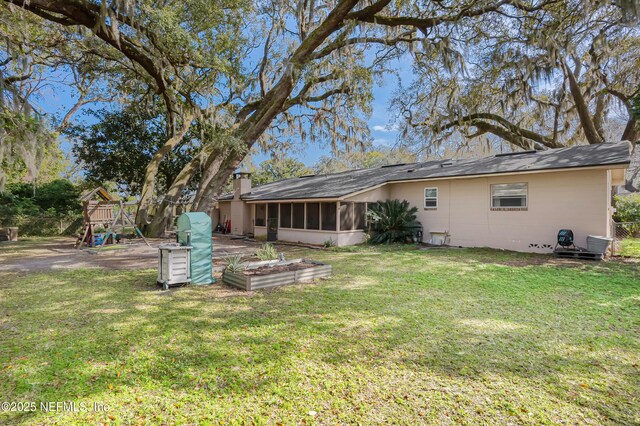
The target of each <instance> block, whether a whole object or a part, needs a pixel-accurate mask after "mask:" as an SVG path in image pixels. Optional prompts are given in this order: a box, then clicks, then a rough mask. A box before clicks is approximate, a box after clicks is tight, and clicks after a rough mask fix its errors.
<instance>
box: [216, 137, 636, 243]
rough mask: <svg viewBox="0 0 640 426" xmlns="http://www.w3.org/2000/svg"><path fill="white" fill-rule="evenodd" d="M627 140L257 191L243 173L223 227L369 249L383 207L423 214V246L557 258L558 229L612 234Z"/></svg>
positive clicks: (224, 206)
mask: <svg viewBox="0 0 640 426" xmlns="http://www.w3.org/2000/svg"><path fill="white" fill-rule="evenodd" d="M629 150H630V146H629V144H627V143H618V144H603V145H600V146H580V147H572V148H565V149H561V150H550V151H544V152H524V153H514V154H512V155H498V156H494V157H487V158H484V159H478V160H460V161H454V160H440V161H430V162H425V163H416V164H401V165H395V166H385V167H381V168H376V169H366V170H356V171H351V172H344V173H338V174H333V175H325V176H307V177H300V178H294V179H287V180H284V181H280V182H274V183H271V184H267V185H263V186H260V187H256V188H251V187H250V180H249V176H247V175H246V174H238V175H236V176H235V178H236V179H234V191H235V193H234V194H233V195H230V196H227V197H224V198H222V199H221V200H219V210H218V211H216V212H214V213H213V214H212V216H213V217H214V220H220V221H225V220H230V221H231V232H232V233H233V234H238V235H243V234H244V235H251V234H252V235H254V236H255V237H256V238H259V239H260V238H262V239H268V240H281V241H290V242H301V243H308V244H324V243H325V242H327V241H331V242H332V243H333V244H335V245H338V246H343V245H351V244H358V243H361V242H362V241H363V240H364V238H365V232H366V228H367V223H366V216H365V214H366V211H367V208H368V205H369V204H370V203H375V202H377V201H380V200H389V199H399V200H407V201H409V202H410V203H411V205H413V206H416V207H417V208H418V220H419V221H420V222H421V224H422V226H423V241H424V242H429V241H432V242H436V241H438V242H439V241H442V239H444V242H445V243H446V244H449V245H453V246H463V247H492V248H500V249H508V250H516V251H525V252H550V251H551V250H553V248H554V246H555V242H556V236H557V233H558V230H560V229H564V228H569V229H572V230H573V232H574V234H575V237H576V244H577V245H578V246H583V247H584V246H586V238H587V236H588V235H600V236H610V233H611V217H612V215H613V208H612V206H611V199H612V188H613V187H614V186H617V185H622V184H623V183H624V171H625V169H626V167H627V166H628V163H629Z"/></svg>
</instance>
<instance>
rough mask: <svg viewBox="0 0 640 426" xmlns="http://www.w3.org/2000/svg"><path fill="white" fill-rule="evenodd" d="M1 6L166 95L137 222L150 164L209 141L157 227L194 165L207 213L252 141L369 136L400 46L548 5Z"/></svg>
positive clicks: (51, 2) (420, 45)
mask: <svg viewBox="0 0 640 426" xmlns="http://www.w3.org/2000/svg"><path fill="white" fill-rule="evenodd" d="M5 3H7V4H11V5H13V6H14V8H15V9H16V11H15V13H23V11H28V12H30V13H32V14H34V15H37V16H39V17H40V18H42V19H44V20H47V21H49V22H55V23H57V24H59V25H61V26H63V27H65V28H67V29H68V30H69V31H70V32H74V34H75V35H76V36H78V37H82V38H84V39H85V40H100V41H101V42H102V43H103V47H101V56H102V58H104V59H105V60H111V61H113V62H116V63H118V64H120V66H122V67H125V66H128V68H127V70H126V71H127V75H129V76H131V77H130V78H131V79H134V81H135V82H136V84H137V85H138V87H136V88H133V90H137V91H138V92H140V91H143V92H144V90H145V89H146V90H147V91H148V93H149V96H157V97H159V98H161V99H162V101H163V102H164V104H165V108H166V111H167V117H168V118H167V122H168V123H169V125H168V139H167V140H166V142H165V143H164V145H163V146H162V147H161V148H160V149H159V150H158V151H157V152H156V153H155V154H154V156H153V157H152V160H151V161H150V162H149V164H148V165H147V167H146V173H145V174H146V177H145V181H144V185H143V190H142V195H141V201H140V207H139V214H138V218H139V219H140V220H144V219H145V218H146V212H147V209H148V208H149V206H150V204H151V201H152V199H153V196H154V193H155V181H156V176H157V172H158V167H159V164H160V163H161V162H162V161H163V159H164V158H165V156H166V155H167V154H168V153H170V152H171V151H172V150H173V149H175V147H177V146H179V145H180V142H181V140H182V138H183V137H184V135H185V134H186V133H187V132H188V131H189V129H190V127H191V126H192V124H193V123H194V122H198V123H200V124H199V125H200V126H201V127H202V128H206V129H208V132H209V133H208V134H209V135H211V140H210V141H208V142H209V143H203V144H202V146H201V149H200V152H199V153H198V154H197V155H195V156H194V157H193V159H192V161H191V162H190V163H189V164H187V165H186V166H185V167H184V169H183V170H182V171H181V172H180V173H179V174H178V176H177V177H176V179H175V180H174V182H173V183H172V185H171V186H170V188H169V189H168V191H167V192H166V194H164V197H163V199H162V204H161V205H160V208H159V209H158V213H157V214H156V215H155V217H154V218H153V221H152V222H151V223H150V224H149V230H150V232H151V233H152V234H157V233H160V232H161V231H162V230H163V229H164V226H165V222H166V219H167V217H168V215H167V214H165V212H166V211H167V208H168V206H170V204H171V202H172V201H173V200H175V199H176V198H177V197H179V196H180V194H181V193H182V191H183V189H184V187H185V185H186V184H187V183H188V182H189V181H190V180H191V178H192V177H193V176H194V175H195V173H196V172H197V171H200V172H201V179H200V182H199V187H198V191H197V193H196V196H195V206H194V207H195V208H196V209H198V210H202V211H207V210H209V209H210V207H211V205H212V203H213V201H214V200H215V197H216V196H217V195H218V194H219V192H220V191H221V189H222V188H223V187H224V183H225V182H226V181H227V179H228V177H229V175H230V174H231V173H232V172H233V170H234V169H235V168H236V167H237V166H238V165H239V164H240V162H241V161H242V159H243V158H244V157H245V155H246V153H247V152H248V151H249V150H250V149H251V148H252V147H254V146H256V145H257V144H269V143H273V142H274V141H278V140H282V139H283V138H293V137H295V138H299V139H301V140H306V139H314V138H322V139H325V140H328V141H330V143H332V144H340V143H350V142H353V141H354V140H357V139H358V138H359V136H360V135H361V134H362V133H364V132H366V127H365V126H364V123H363V121H362V119H361V118H362V114H363V113H364V114H366V113H367V112H368V103H369V101H370V98H371V94H370V87H371V84H372V82H373V80H374V79H375V77H376V76H378V75H379V73H381V72H384V70H385V64H386V61H387V60H389V59H390V58H397V57H400V58H402V57H403V56H402V55H403V54H405V53H406V52H407V51H408V50H409V49H411V50H412V51H414V52H420V51H424V52H427V51H429V50H430V49H431V48H432V46H433V45H434V44H438V43H439V42H440V35H439V34H440V32H441V31H444V32H446V31H453V30H454V29H455V28H459V27H461V26H464V25H467V24H468V23H470V22H474V21H475V20H477V19H479V18H481V17H483V16H485V17H486V16H492V17H497V16H514V17H516V18H520V17H521V16H522V15H526V14H531V13H535V12H536V11H539V10H543V9H544V8H546V7H548V6H549V5H551V4H553V3H556V1H554V0H526V1H521V0H484V1H471V0H468V1H457V2H441V1H427V2H420V3H415V2H411V1H400V2H393V3H392V2H391V1H390V0H379V1H358V0H336V1H333V0H327V1H319V0H297V1H278V0H273V1H263V2H236V1H231V0H229V1H227V2H225V1H222V2H207V1H201V0H188V1H164V2H161V3H158V2H155V1H151V0H138V1H134V0H121V1H114V2H106V1H91V0H29V1H26V0H5ZM17 9H20V10H17ZM465 37H467V38H471V39H472V38H473V37H475V36H474V35H473V34H466V35H465ZM104 46H106V48H104ZM94 50H97V49H94ZM92 53H94V51H92Z"/></svg>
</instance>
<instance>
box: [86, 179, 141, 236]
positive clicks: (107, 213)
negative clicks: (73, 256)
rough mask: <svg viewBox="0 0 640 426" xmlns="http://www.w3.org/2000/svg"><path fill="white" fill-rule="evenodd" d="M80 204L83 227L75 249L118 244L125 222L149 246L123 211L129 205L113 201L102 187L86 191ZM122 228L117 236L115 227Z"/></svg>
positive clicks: (120, 201)
mask: <svg viewBox="0 0 640 426" xmlns="http://www.w3.org/2000/svg"><path fill="white" fill-rule="evenodd" d="M80 201H81V202H82V216H83V227H82V237H78V241H77V242H76V248H79V247H82V246H87V247H95V246H101V247H102V246H105V245H107V244H113V243H114V241H116V242H118V241H120V239H121V238H122V237H123V236H124V234H125V229H126V226H127V222H128V224H129V225H130V226H132V227H133V229H134V231H135V233H136V234H138V235H139V236H140V237H141V238H142V240H143V241H144V242H145V244H147V245H149V243H148V242H147V240H146V239H145V238H144V236H143V235H142V232H140V229H138V227H137V226H136V224H135V221H134V220H133V219H132V218H131V216H130V215H129V214H128V213H127V211H126V210H125V206H128V205H131V203H125V202H123V201H122V200H115V199H114V197H112V196H111V194H109V193H108V192H107V191H106V190H105V189H104V188H103V187H101V186H100V187H98V188H95V189H93V190H91V191H87V192H85V193H84V194H82V195H81V196H80ZM118 225H121V226H122V233H121V234H117V233H116V231H115V229H116V226H118ZM100 228H101V229H103V230H105V232H104V233H102V232H96V229H100Z"/></svg>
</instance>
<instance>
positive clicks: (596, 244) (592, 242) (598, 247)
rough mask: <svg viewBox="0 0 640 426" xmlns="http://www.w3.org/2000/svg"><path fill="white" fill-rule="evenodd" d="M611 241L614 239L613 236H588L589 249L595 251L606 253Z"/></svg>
mask: <svg viewBox="0 0 640 426" xmlns="http://www.w3.org/2000/svg"><path fill="white" fill-rule="evenodd" d="M611 241H613V239H611V238H607V237H599V236H597V235H589V236H587V250H589V251H590V252H593V253H600V254H605V253H606V252H607V249H608V248H609V244H611Z"/></svg>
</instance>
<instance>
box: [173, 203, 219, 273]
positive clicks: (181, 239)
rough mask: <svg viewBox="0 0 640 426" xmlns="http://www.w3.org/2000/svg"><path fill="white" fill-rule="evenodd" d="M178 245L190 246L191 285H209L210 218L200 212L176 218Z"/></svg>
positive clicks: (210, 253)
mask: <svg viewBox="0 0 640 426" xmlns="http://www.w3.org/2000/svg"><path fill="white" fill-rule="evenodd" d="M178 243H180V245H182V246H191V247H192V249H191V283H192V284H211V283H214V282H215V279H214V278H213V276H211V256H212V244H211V218H210V217H209V215H208V214H206V213H202V212H193V213H184V214H181V215H180V216H179V217H178Z"/></svg>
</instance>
